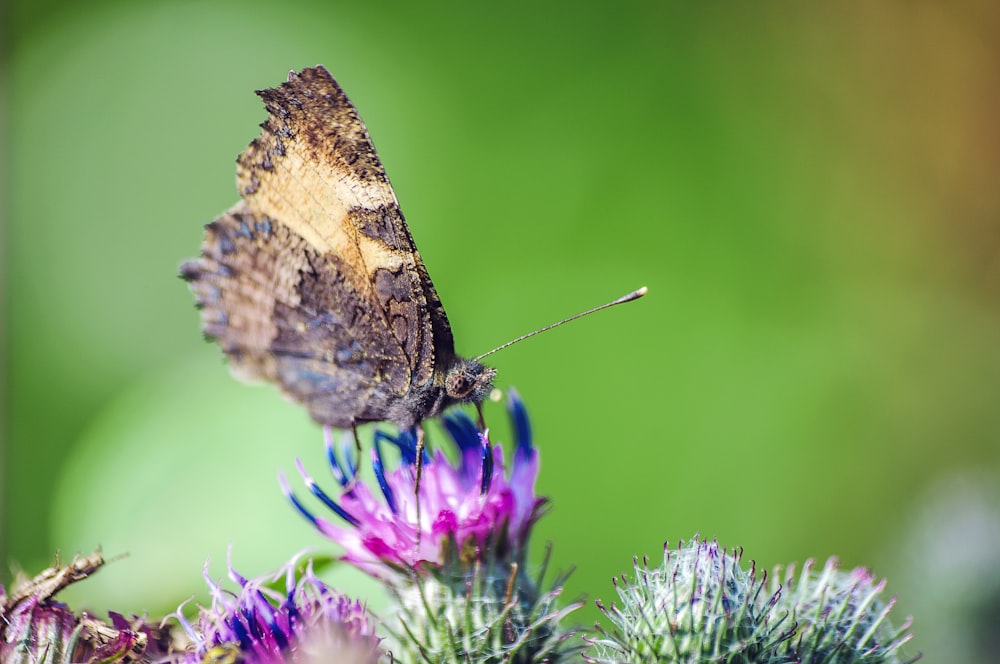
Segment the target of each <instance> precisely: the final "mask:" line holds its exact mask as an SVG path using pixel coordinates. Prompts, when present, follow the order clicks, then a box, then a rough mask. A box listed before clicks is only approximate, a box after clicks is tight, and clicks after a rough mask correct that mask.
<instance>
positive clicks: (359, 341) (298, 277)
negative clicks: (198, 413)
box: [182, 67, 454, 427]
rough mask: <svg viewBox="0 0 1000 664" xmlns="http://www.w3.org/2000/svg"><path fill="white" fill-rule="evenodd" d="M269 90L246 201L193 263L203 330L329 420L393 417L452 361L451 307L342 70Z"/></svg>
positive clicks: (243, 160) (309, 73)
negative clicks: (338, 76) (340, 81)
mask: <svg viewBox="0 0 1000 664" xmlns="http://www.w3.org/2000/svg"><path fill="white" fill-rule="evenodd" d="M258 94H259V95H260V96H261V98H262V99H263V100H264V102H265V105H266V107H267V110H268V113H269V117H268V119H267V121H266V122H264V124H262V125H261V126H262V128H263V133H262V135H261V136H260V137H259V138H257V139H255V140H254V141H253V142H252V143H251V144H250V146H249V147H248V148H247V150H246V151H245V152H244V153H243V154H241V155H240V157H239V159H238V161H237V163H238V170H237V184H238V186H239V190H240V195H241V196H242V198H243V200H242V201H241V202H240V203H238V204H237V205H236V206H235V207H234V208H232V209H231V210H229V211H228V212H226V213H225V214H223V215H222V216H220V217H219V218H218V219H216V220H215V221H214V222H212V223H211V224H209V225H208V226H207V229H206V236H205V242H204V244H203V245H202V256H201V258H199V259H196V260H194V261H191V262H189V263H187V264H185V266H184V267H183V268H182V274H183V275H184V276H185V277H186V278H188V279H189V280H190V281H191V283H192V289H193V290H194V291H195V294H196V297H197V299H198V303H199V306H200V307H201V309H202V323H203V329H204V331H205V334H206V336H209V337H211V338H214V339H216V340H217V341H218V342H219V344H220V345H221V346H222V348H223V350H224V351H225V352H226V354H227V356H228V357H229V358H230V361H231V363H232V365H233V367H234V369H236V370H237V371H238V372H240V373H242V374H245V375H249V376H251V377H258V378H264V379H267V380H271V381H274V382H276V383H278V384H279V385H280V386H281V387H282V389H283V390H284V391H285V392H286V393H287V394H288V395H290V396H291V397H292V398H293V399H295V400H297V401H300V402H302V403H304V404H305V405H306V406H307V407H308V409H309V412H310V414H311V415H312V416H313V418H314V419H316V420H317V421H319V422H321V423H324V424H330V425H333V426H337V427H347V426H350V425H352V424H354V423H359V422H366V421H376V420H383V419H387V418H390V412H397V411H398V410H399V409H398V408H395V409H394V408H393V407H392V406H393V404H395V403H398V402H400V401H401V400H402V399H403V398H404V397H405V396H406V395H407V394H408V393H410V392H411V391H412V390H414V389H416V388H421V387H423V386H426V385H427V384H428V383H431V382H432V381H439V380H440V379H441V376H443V373H444V368H445V367H447V366H448V364H449V362H450V361H451V358H452V356H453V355H454V341H453V339H452V335H451V329H450V326H449V325H448V319H447V317H446V316H445V313H444V308H443V307H442V306H441V301H440V299H439V298H438V295H437V293H436V292H435V290H434V286H433V284H432V283H431V281H430V278H429V277H428V275H427V271H426V269H425V267H424V265H423V261H422V260H421V258H420V255H419V253H418V252H417V250H416V247H415V246H414V243H413V238H412V236H411V235H410V231H409V229H408V228H407V226H406V222H405V221H404V219H403V215H402V213H401V212H400V209H399V204H398V202H397V201H396V196H395V193H394V192H393V190H392V187H391V186H390V184H389V180H388V178H387V177H386V174H385V170H384V168H383V167H382V164H381V162H380V161H379V159H378V156H377V155H376V153H375V148H374V146H373V145H372V142H371V139H370V138H369V136H368V131H367V129H366V128H365V126H364V123H363V122H362V121H361V118H360V117H359V116H358V113H357V111H356V110H355V108H354V106H353V105H352V104H351V102H350V101H349V100H348V98H347V96H346V95H345V94H344V92H343V91H342V90H341V89H340V87H339V86H338V85H337V83H336V81H334V80H333V78H332V77H331V76H330V74H329V73H327V71H326V70H325V69H323V68H322V67H316V68H312V69H306V70H303V71H302V72H300V73H298V74H296V73H294V72H293V73H291V74H289V78H288V82H286V83H283V84H282V85H281V86H280V87H277V88H271V89H267V90H263V91H260V92H258ZM422 417H423V414H422V413H419V412H418V413H414V414H413V416H412V418H407V419H415V420H419V419H422ZM393 419H396V420H400V419H401V418H400V417H398V416H397V417H395V418H393ZM400 423H402V424H405V425H408V424H411V423H412V422H410V421H405V422H400Z"/></svg>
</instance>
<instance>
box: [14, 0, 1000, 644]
mask: <svg viewBox="0 0 1000 664" xmlns="http://www.w3.org/2000/svg"><path fill="white" fill-rule="evenodd" d="M4 11H5V16H4V17H3V31H4V35H3V44H2V47H3V56H4V72H3V73H4V78H5V93H4V95H5V104H6V110H5V115H6V125H7V126H6V135H5V139H4V140H5V145H4V146H3V155H4V159H3V161H4V168H5V171H6V172H5V192H4V208H5V210H4V211H5V214H6V219H5V224H4V230H3V232H4V238H3V247H4V252H3V260H4V279H5V286H6V287H5V295H4V297H5V311H4V314H5V315H4V328H5V330H4V332H5V347H4V348H5V349H4V353H5V362H6V367H5V383H6V384H5V401H4V410H5V413H4V441H3V445H4V447H3V457H4V459H3V464H4V474H3V493H2V499H3V522H2V531H0V559H12V560H15V561H17V562H18V563H20V564H21V565H23V566H24V567H26V568H28V569H30V570H37V569H39V568H41V567H43V566H45V565H46V564H48V563H50V562H51V559H52V556H53V553H54V552H55V551H56V550H61V551H62V552H63V555H64V556H65V557H68V556H69V555H70V554H71V553H73V552H76V551H87V550H90V549H91V548H93V547H94V546H96V545H98V544H100V545H103V547H104V551H105V553H106V554H108V555H116V554H120V553H124V552H128V553H130V556H129V557H128V558H127V559H125V560H121V561H119V562H117V563H115V565H114V566H112V567H111V568H109V569H106V570H104V571H102V572H101V574H100V575H98V576H97V577H95V578H94V579H92V580H91V581H88V584H90V585H89V586H86V587H84V588H82V590H83V592H76V594H73V593H70V594H69V595H67V597H69V598H70V599H71V601H73V602H74V603H75V604H77V605H81V606H82V605H84V604H87V605H90V606H91V607H93V608H98V609H101V610H105V609H107V608H113V609H117V610H120V611H142V610H149V611H150V612H151V613H153V614H159V613H162V612H164V611H165V610H170V609H171V608H173V607H174V606H176V604H177V603H178V602H180V601H182V600H184V599H185V598H187V597H189V596H190V595H192V594H194V593H197V592H199V591H200V589H201V588H202V587H203V584H202V582H201V580H200V578H199V575H200V569H201V565H202V562H203V561H204V560H205V558H206V557H209V556H211V557H212V559H213V564H214V568H213V569H215V570H219V569H220V567H219V563H220V561H222V560H223V559H224V556H225V551H226V546H227V544H229V543H232V544H233V546H234V562H235V563H236V565H237V566H238V567H239V568H240V569H241V571H242V572H243V573H245V574H248V575H250V574H259V573H262V572H264V571H267V570H269V569H273V568H274V567H276V566H277V565H278V564H279V563H280V562H281V561H283V560H285V559H286V558H287V557H288V556H289V555H291V554H292V553H293V552H294V551H297V550H299V549H301V548H303V547H305V546H309V545H313V546H318V547H320V550H322V551H327V550H328V549H326V548H325V544H324V542H323V541H322V540H320V538H319V537H318V536H317V535H315V534H314V533H313V532H312V531H311V530H310V529H309V528H307V527H306V525H305V524H304V523H303V522H302V521H300V520H299V519H298V518H297V517H296V516H295V515H294V514H293V512H292V510H291V509H289V507H288V506H287V505H286V504H285V502H284V500H283V498H282V497H281V495H280V493H279V491H278V487H277V483H276V481H275V473H276V471H277V469H279V468H283V469H285V470H292V468H293V466H292V464H293V458H294V457H295V456H297V455H298V456H302V457H304V458H305V459H307V463H308V464H309V465H310V467H311V468H312V469H313V470H314V472H316V473H317V474H319V473H320V461H319V456H320V451H321V450H320V448H321V441H322V438H321V435H320V433H319V430H318V429H316V428H315V427H313V426H312V425H311V424H310V423H309V421H308V420H307V418H306V416H305V415H304V413H303V412H301V411H300V409H299V408H297V407H296V406H294V405H292V404H288V403H286V402H285V401H284V400H283V399H282V398H281V397H280V396H279V395H278V394H277V393H276V392H275V391H274V390H273V389H270V388H260V387H258V388H251V387H247V386H244V385H242V384H239V383H237V382H236V381H234V380H232V379H231V378H230V377H229V376H228V372H227V371H226V369H225V367H224V365H223V362H222V360H221V354H220V352H219V351H218V349H217V348H216V347H214V346H212V345H209V344H206V343H204V342H203V341H202V339H201V335H200V332H199V325H198V318H197V313H196V311H195V309H194V306H193V298H192V296H191V295H190V294H189V292H188V291H187V288H186V287H185V285H184V284H183V283H182V282H181V281H180V280H179V279H177V278H176V274H177V268H178V265H179V264H180V262H181V261H182V260H184V259H185V258H187V257H190V256H193V255H194V254H195V253H196V252H197V251H198V247H199V244H200V242H201V235H202V233H201V228H202V225H203V224H205V223H206V222H208V221H210V220H211V219H212V218H213V217H214V216H215V215H216V214H217V213H219V212H220V211H222V210H223V209H225V208H227V207H228V206H229V205H231V204H232V203H233V202H234V201H235V200H236V192H235V187H234V184H233V181H234V172H235V165H234V160H235V157H236V155H237V154H238V153H239V152H240V151H241V150H242V149H243V148H244V147H245V146H246V144H247V143H248V142H249V141H250V140H251V139H253V138H254V137H255V136H256V135H257V134H258V130H257V124H258V123H259V122H261V121H263V119H264V117H265V114H264V110H263V107H262V105H261V103H260V101H259V100H258V99H257V97H256V96H255V95H254V94H253V90H255V89H258V88H262V87H269V86H274V85H277V84H278V83H280V82H281V81H283V80H284V79H285V76H286V73H287V71H288V70H289V69H293V68H294V69H299V68H302V67H305V66H310V65H314V64H316V63H322V64H325V65H326V66H327V68H328V69H329V70H330V71H331V72H332V73H333V75H334V76H335V77H336V78H337V79H338V80H339V81H340V82H341V84H342V85H343V87H344V88H345V89H346V91H347V93H348V94H349V95H350V96H351V98H352V100H353V101H354V102H355V104H356V105H357V106H358V108H359V110H360V112H361V114H362V116H363V117H364V119H365V120H366V122H367V124H368V127H369V129H370V131H371V133H372V135H373V137H374V140H375V143H376V146H377V147H378V149H379V152H380V154H381V156H382V159H383V161H384V163H385V165H386V168H387V169H388V172H389V174H390V177H391V178H392V181H393V184H394V186H395V189H396V192H397V194H398V196H399V199H400V201H401V203H402V206H403V209H404V211H405V213H406V215H407V219H408V221H409V223H410V227H411V229H412V232H413V234H414V236H415V238H416V240H417V242H418V244H419V247H420V250H421V252H422V254H423V256H424V259H425V261H426V263H427V265H428V266H429V270H430V273H431V275H432V277H433V278H434V280H435V284H436V285H437V288H438V291H439V292H440V294H441V296H442V299H443V300H444V302H445V304H446V306H447V308H448V312H449V315H450V318H451V322H452V326H453V328H454V329H455V333H456V337H457V340H458V350H459V351H460V352H462V353H464V354H475V353H478V352H481V351H484V350H486V349H488V348H491V347H493V346H495V345H497V344H499V343H501V342H503V341H505V340H507V339H509V338H511V337H513V336H515V335H517V334H520V333H522V332H525V331H527V330H530V329H533V328H535V327H539V326H541V325H544V324H546V323H549V322H551V321H552V320H554V319H556V318H559V317H562V316H565V315H569V314H572V313H575V312H576V311H579V310H581V309H584V308H586V307H589V306H592V305H595V304H598V303H600V302H602V301H605V300H608V299H611V298H613V297H616V296H618V295H620V294H621V293H624V292H626V291H628V290H630V289H632V288H635V287H637V286H639V285H643V284H645V285H647V286H649V289H650V294H649V296H648V297H647V298H646V299H644V300H642V301H640V302H638V303H635V304H631V305H629V306H628V307H623V308H621V309H617V310H615V311H612V312H605V313H602V314H600V315H598V316H595V317H593V318H591V319H589V320H587V321H583V322H579V323H575V324H573V325H572V326H570V327H566V328H562V329H560V330H559V331H556V332H552V333H549V334H547V335H543V336H541V337H538V338H536V339H533V340H531V341H530V342H527V343H524V344H521V345H519V346H517V347H515V348H511V349H509V350H507V351H505V352H504V353H502V354H499V355H497V356H495V357H494V358H491V359H493V360H494V364H495V366H497V367H498V369H499V371H500V378H499V384H500V385H501V386H507V385H515V386H516V387H517V388H518V389H519V391H520V392H521V394H522V396H523V397H524V399H525V401H526V402H527V404H528V407H529V408H530V411H531V413H532V415H533V421H534V424H535V431H536V435H537V442H538V444H539V445H540V447H541V449H542V460H543V473H542V475H541V479H540V490H541V491H542V492H543V493H545V494H547V495H550V496H551V497H552V498H553V499H554V509H553V511H552V513H551V514H550V516H548V517H547V518H546V519H545V520H544V521H543V522H542V523H541V524H540V526H539V532H538V535H537V542H538V544H541V543H543V542H545V541H547V540H551V541H552V542H553V543H554V545H555V564H556V566H557V567H560V568H566V567H569V566H571V565H575V566H576V567H577V571H576V573H575V575H574V576H573V577H572V578H571V581H570V583H569V589H568V594H569V596H575V595H577V594H580V593H583V592H587V593H588V595H589V597H590V598H593V597H595V596H598V597H602V598H604V599H606V600H607V599H611V598H612V596H613V589H612V586H611V584H610V577H611V576H612V575H614V574H617V573H620V572H623V571H626V570H627V569H629V568H630V565H631V558H632V556H633V555H636V554H639V555H642V554H652V555H656V554H657V552H658V550H659V548H660V546H661V544H662V543H663V541H664V540H670V541H671V542H676V540H678V539H679V538H688V537H690V536H691V535H692V534H694V533H695V532H696V531H700V532H701V533H702V534H704V535H707V536H710V537H711V536H717V537H718V538H719V539H720V541H721V542H722V543H723V544H725V545H728V546H733V545H742V546H744V547H745V550H746V556H747V557H748V558H753V559H755V560H757V561H758V564H759V565H762V566H764V567H771V566H773V565H775V564H778V563H782V562H786V561H792V560H798V561H801V560H803V559H805V558H807V557H810V556H816V557H820V558H825V557H826V556H828V555H837V556H839V557H840V558H841V559H842V560H843V562H844V564H846V565H860V564H865V565H871V566H874V567H875V570H876V572H877V573H879V574H880V575H884V576H888V577H889V579H890V584H889V591H890V592H897V593H899V594H900V602H901V606H900V613H899V614H898V615H897V621H898V620H900V619H901V618H902V617H903V616H904V615H905V614H906V613H909V612H912V613H915V614H916V620H917V623H916V630H917V633H918V635H926V634H928V633H930V631H931V630H932V628H931V627H930V626H928V623H929V622H933V621H934V620H936V619H935V618H933V617H932V616H931V614H930V613H929V612H930V611H931V609H926V611H927V612H928V613H927V614H926V616H925V615H922V614H921V612H922V611H925V609H924V608H922V607H924V605H925V604H926V603H927V602H923V600H925V599H926V597H925V596H924V595H923V594H922V593H924V591H925V590H926V588H925V587H924V585H923V584H922V578H926V577H923V575H924V574H925V571H921V570H924V569H925V567H926V565H925V563H926V557H925V556H924V552H923V551H921V550H920V547H919V546H913V545H912V542H914V541H916V540H914V539H913V537H914V536H913V532H914V529H915V528H916V529H917V530H919V527H920V526H919V524H920V519H921V517H920V514H921V510H922V509H923V508H922V507H921V505H924V504H925V503H926V501H927V500H928V499H927V498H926V496H927V495H928V492H929V491H932V489H933V487H936V486H939V485H940V483H941V482H948V481H954V480H953V478H955V477H959V478H961V477H964V475H963V473H966V472H967V471H968V469H970V468H973V469H976V470H977V471H978V472H979V473H980V475H979V476H978V477H980V478H981V480H980V481H981V484H982V485H983V486H985V487H986V488H987V490H992V488H993V487H994V486H995V485H994V480H995V478H996V476H997V475H996V472H997V470H998V468H1000V408H998V404H997V393H998V390H997V387H998V385H1000V344H998V341H1000V304H998V302H1000V301H998V296H1000V122H998V118H1000V41H998V40H997V39H996V36H997V34H1000V5H997V4H995V3H992V2H989V1H986V0H983V1H979V2H976V1H968V2H956V3H937V2H931V1H930V0H921V1H918V2H885V3H851V4H847V3H827V4H820V3H811V4H805V3H793V2H775V3H742V2H708V3H686V2H685V3H681V2H622V3H607V4H605V3H579V2H575V3H545V2H521V1H515V2H508V3H499V4H498V3H456V2H447V3H412V2H396V1H382V2H377V3H374V2H360V3H359V2H352V3H346V2H310V1H307V0H298V1H296V2H285V3H281V4H278V3H265V2H257V1H248V0H242V1H239V2H221V1H219V2H216V1H209V2H184V3H178V2H165V1H157V0H152V1H147V2H143V3H129V2H119V1H112V0H105V1H104V2H94V3H86V5H84V4H81V3H73V2H69V1H68V0H43V1H38V0H8V2H7V3H6V6H5V8H4ZM488 417H489V418H490V421H492V422H495V423H496V425H495V426H497V428H498V431H500V432H501V433H502V434H503V435H502V436H501V437H504V436H505V433H504V432H505V429H504V428H503V427H502V422H503V416H502V413H501V411H500V409H499V407H497V406H492V407H491V409H490V411H489V412H488ZM957 482H958V485H959V486H965V484H964V483H963V481H962V480H958V481H957ZM958 509H959V512H961V509H962V508H961V507H960V508H958ZM992 509H993V508H992V507H988V508H987V509H986V514H987V520H988V519H989V518H991V515H993V514H995V513H994V512H992V511H991V510H992ZM974 538H975V536H974V535H973V539H974ZM959 540H960V541H959V542H956V547H958V548H962V547H964V546H965V545H966V543H967V542H963V541H962V540H961V538H959ZM538 548H539V551H540V549H541V547H540V546H539V547H538ZM922 565H924V567H922ZM939 569H940V568H939ZM993 569H997V568H996V567H994V568H993ZM3 574H4V577H5V578H9V577H8V576H7V573H6V570H5V571H4V573H3ZM997 578H998V577H997V572H993V573H992V576H991V577H989V578H988V579H987V581H989V583H995V582H996V580H997ZM342 583H343V584H344V587H345V588H347V589H349V591H350V592H354V593H357V594H367V593H368V592H369V591H370V589H366V588H364V587H363V583H364V582H363V581H362V580H359V579H358V578H357V577H355V576H351V575H350V574H346V575H345V576H344V577H343V580H342ZM358 584H362V585H358ZM73 590H74V591H80V590H81V589H80V588H76V589H73ZM922 602H923V603H922ZM375 603H376V605H377V604H378V601H377V600H376V601H375ZM597 617H598V614H597V612H596V610H595V609H593V605H592V603H591V604H589V605H588V608H587V609H586V611H585V612H584V613H583V614H582V620H583V621H584V622H593V620H595V619H596V618H597ZM922 630H923V631H922ZM921 638H923V640H921ZM916 645H917V648H918V649H924V650H926V651H927V652H928V655H931V656H933V655H934V648H935V647H937V646H936V644H935V643H932V642H931V640H930V639H929V638H927V637H926V636H923V637H920V636H918V640H917V642H916Z"/></svg>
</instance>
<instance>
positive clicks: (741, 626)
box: [585, 538, 790, 664]
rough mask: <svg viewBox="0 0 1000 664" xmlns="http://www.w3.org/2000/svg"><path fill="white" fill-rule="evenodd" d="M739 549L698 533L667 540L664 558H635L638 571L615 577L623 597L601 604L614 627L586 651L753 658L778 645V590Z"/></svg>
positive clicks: (645, 658)
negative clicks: (671, 545)
mask: <svg viewBox="0 0 1000 664" xmlns="http://www.w3.org/2000/svg"><path fill="white" fill-rule="evenodd" d="M741 555H742V552H741V551H739V550H736V551H732V552H730V551H726V550H725V549H722V548H720V547H719V545H718V543H717V542H714V541H713V542H706V541H701V540H699V539H698V538H695V539H694V540H693V541H692V542H690V543H689V544H687V545H684V544H683V543H681V545H680V546H678V548H677V549H676V550H670V549H668V548H667V547H666V546H664V552H663V564H662V565H661V566H658V567H654V568H650V567H649V564H648V561H647V560H645V559H644V560H643V561H642V562H641V563H640V562H639V561H638V560H635V561H634V567H635V579H634V580H628V579H626V578H625V576H624V575H623V576H622V577H621V579H620V582H619V580H617V579H616V580H614V583H615V588H616V590H617V591H618V597H619V600H620V604H616V603H612V604H611V606H610V607H606V606H604V605H603V604H602V603H601V602H600V600H598V602H597V606H598V607H599V608H600V609H601V611H602V612H604V615H605V616H607V618H608V619H609V620H610V621H611V623H612V625H613V627H612V628H611V629H610V630H605V629H603V628H602V627H600V626H597V631H598V632H599V633H600V634H601V636H602V637H603V638H597V639H587V641H588V642H589V643H590V648H589V649H588V651H587V653H586V655H585V659H586V660H587V661H589V662H598V663H601V664H640V663H642V664H646V663H658V662H683V663H685V664H696V663H701V662H705V663H708V662H713V663H714V662H718V663H726V664H749V663H750V662H758V661H768V662H770V661H771V660H769V659H759V658H760V657H761V656H762V655H763V654H765V653H768V652H771V651H773V650H774V649H775V648H776V647H777V645H778V644H779V643H780V642H781V641H782V640H783V639H784V638H786V637H787V635H788V633H789V631H790V625H788V624H787V621H785V620H783V619H782V617H781V616H777V617H775V616H772V614H771V612H770V609H771V608H772V606H773V604H774V603H775V602H776V600H777V598H776V596H775V595H774V594H770V595H768V594H766V593H765V592H764V585H765V578H764V577H765V576H766V575H758V574H757V572H756V570H755V568H754V567H753V566H751V568H750V570H749V571H746V570H744V569H743V568H742V567H741V566H740V558H741Z"/></svg>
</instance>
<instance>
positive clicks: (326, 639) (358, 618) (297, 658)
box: [174, 556, 381, 664]
mask: <svg viewBox="0 0 1000 664" xmlns="http://www.w3.org/2000/svg"><path fill="white" fill-rule="evenodd" d="M298 558H299V557H298V556H296V557H295V558H293V559H292V560H291V561H290V562H289V563H288V564H287V565H285V567H284V568H282V569H281V570H279V572H278V573H277V574H275V575H272V576H268V577H260V578H257V579H247V578H245V577H243V576H241V575H240V574H239V573H237V572H236V571H235V570H234V569H233V567H232V563H231V562H230V563H229V564H228V568H229V578H230V579H231V580H232V581H233V582H234V583H236V584H237V585H239V587H240V589H239V591H238V592H235V593H234V592H231V591H229V590H226V589H224V588H223V587H222V586H221V585H220V584H219V583H216V582H215V581H213V580H212V579H211V578H210V577H209V576H208V567H207V564H206V568H205V581H206V582H207V583H208V586H209V588H210V590H211V593H212V606H211V608H204V607H203V608H202V609H201V612H200V615H199V616H198V619H197V621H196V623H197V624H196V625H192V624H191V623H190V622H189V621H188V620H187V619H186V618H184V616H183V615H182V614H181V612H180V610H179V609H178V611H177V613H175V614H174V618H176V619H177V621H178V622H179V623H180V625H181V627H183V628H184V630H185V631H186V632H187V633H188V636H190V637H191V639H192V641H193V642H194V648H193V650H192V652H189V653H188V655H187V656H186V657H185V659H183V660H182V661H183V662H184V663H185V664H197V663H199V662H202V661H206V660H214V659H221V660H226V659H228V658H227V654H229V653H231V654H232V657H233V658H235V659H236V660H238V661H242V662H246V664H285V663H287V662H321V661H331V658H333V659H335V660H336V661H342V662H345V663H349V664H355V663H357V664H361V663H364V664H368V663H374V662H377V661H378V658H379V657H380V656H381V651H380V650H379V647H378V643H379V640H378V639H377V638H376V637H375V635H374V627H373V625H372V623H371V620H370V619H369V616H368V613H367V611H366V609H365V607H364V606H362V605H361V604H360V603H359V602H357V601H352V600H350V599H348V598H346V597H345V596H343V595H341V594H340V593H338V592H336V591H334V590H333V589H331V588H330V587H329V586H327V585H326V584H325V583H323V582H322V581H320V580H319V578H317V577H316V575H315V573H314V572H313V568H312V561H309V562H308V563H307V564H306V567H305V570H304V571H303V572H302V573H301V575H297V574H296V568H297V564H298ZM282 576H284V577H285V592H284V593H281V592H278V591H275V590H273V589H272V588H271V587H270V584H272V583H274V582H276V581H278V580H280V579H281V577H282ZM297 576H298V580H296V577H297Z"/></svg>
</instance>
